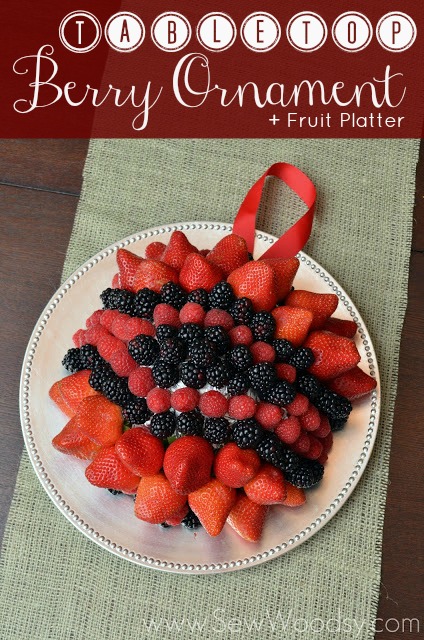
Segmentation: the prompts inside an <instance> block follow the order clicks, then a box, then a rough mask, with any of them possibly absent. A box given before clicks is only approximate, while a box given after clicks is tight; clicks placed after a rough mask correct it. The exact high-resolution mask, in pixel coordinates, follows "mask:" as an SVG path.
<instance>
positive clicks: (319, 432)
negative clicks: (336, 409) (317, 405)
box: [314, 413, 331, 438]
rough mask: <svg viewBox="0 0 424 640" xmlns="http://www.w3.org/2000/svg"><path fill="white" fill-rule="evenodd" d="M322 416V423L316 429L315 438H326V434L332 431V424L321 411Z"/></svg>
mask: <svg viewBox="0 0 424 640" xmlns="http://www.w3.org/2000/svg"><path fill="white" fill-rule="evenodd" d="M320 417H321V424H320V425H319V427H318V429H316V430H315V431H314V436H315V438H325V436H328V434H329V433H330V431H331V426H330V423H329V421H328V418H327V416H325V415H324V414H323V413H321V414H320Z"/></svg>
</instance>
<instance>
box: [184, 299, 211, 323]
mask: <svg viewBox="0 0 424 640" xmlns="http://www.w3.org/2000/svg"><path fill="white" fill-rule="evenodd" d="M205 315H206V311H205V310H204V308H203V307H202V306H201V305H200V304H197V302H186V304H185V305H184V306H183V307H182V309H181V311H180V320H181V322H182V323H183V324H185V323H187V322H191V323H193V324H200V325H203V320H204V319H205Z"/></svg>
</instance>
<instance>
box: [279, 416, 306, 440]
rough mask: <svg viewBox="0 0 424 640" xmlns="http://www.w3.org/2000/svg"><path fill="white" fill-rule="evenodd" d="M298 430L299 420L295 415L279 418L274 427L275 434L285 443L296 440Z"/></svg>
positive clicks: (299, 427) (299, 428)
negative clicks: (283, 418) (279, 420)
mask: <svg viewBox="0 0 424 640" xmlns="http://www.w3.org/2000/svg"><path fill="white" fill-rule="evenodd" d="M300 432H301V426H300V421H299V418H297V417H296V416H288V418H286V419H285V420H281V422H279V423H278V425H277V426H276V427H275V435H276V436H278V437H279V439H280V440H281V442H284V443H285V444H293V443H294V442H296V440H298V438H299V436H300Z"/></svg>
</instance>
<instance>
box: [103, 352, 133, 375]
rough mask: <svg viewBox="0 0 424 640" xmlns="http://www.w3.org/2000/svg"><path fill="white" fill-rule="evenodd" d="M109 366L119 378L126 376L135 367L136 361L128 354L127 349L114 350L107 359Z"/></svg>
mask: <svg viewBox="0 0 424 640" xmlns="http://www.w3.org/2000/svg"><path fill="white" fill-rule="evenodd" d="M109 363H110V366H111V367H112V369H113V370H114V372H115V373H116V374H117V375H118V376H120V377H121V378H122V377H124V378H128V376H129V375H130V374H131V372H132V371H134V370H135V369H137V366H138V365H137V363H136V361H135V360H134V359H133V358H132V357H131V356H130V354H129V353H128V351H123V350H119V351H115V352H114V353H112V355H111V356H110V359H109Z"/></svg>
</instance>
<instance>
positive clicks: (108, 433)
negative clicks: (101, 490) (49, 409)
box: [75, 395, 124, 488]
mask: <svg viewBox="0 0 424 640" xmlns="http://www.w3.org/2000/svg"><path fill="white" fill-rule="evenodd" d="M123 422H124V420H123V417H122V412H121V409H120V408H119V407H118V405H116V404H114V403H113V402H111V401H110V400H108V399H107V398H105V397H104V396H102V395H97V396H93V397H92V398H85V399H84V400H83V401H82V402H81V403H80V404H79V406H78V413H77V415H76V416H75V424H76V426H77V427H78V428H79V429H81V431H82V433H84V434H85V435H86V436H88V437H89V438H91V440H93V441H94V442H96V443H97V444H99V445H101V446H102V447H110V446H111V445H113V444H115V442H116V441H117V440H118V438H119V436H120V435H121V433H122V425H123ZM111 488H113V487H111Z"/></svg>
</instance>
